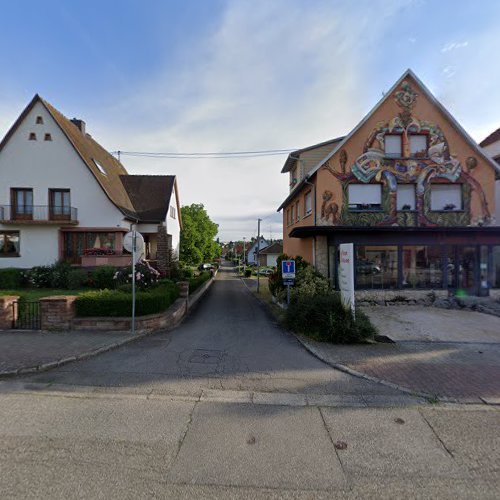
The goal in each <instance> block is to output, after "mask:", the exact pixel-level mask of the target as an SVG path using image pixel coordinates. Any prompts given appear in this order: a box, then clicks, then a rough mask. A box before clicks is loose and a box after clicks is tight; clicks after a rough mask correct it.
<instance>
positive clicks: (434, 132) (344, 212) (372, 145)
mask: <svg viewBox="0 0 500 500" xmlns="http://www.w3.org/2000/svg"><path fill="white" fill-rule="evenodd" d="M417 97H418V94H417V93H416V92H415V91H414V90H413V89H412V88H411V86H410V84H409V83H408V82H403V83H402V84H401V87H400V88H399V89H398V90H397V91H396V92H395V94H394V99H395V101H396V103H397V104H398V106H399V107H400V108H401V111H400V112H399V113H398V115H397V116H396V117H394V118H392V119H391V120H389V121H387V122H379V123H377V124H376V126H375V128H374V129H373V131H372V132H371V134H370V135H369V137H368V138H367V140H366V142H365V144H364V148H363V153H362V154H361V155H360V156H358V157H357V158H356V159H355V160H354V162H353V163H352V164H351V165H350V169H349V170H348V169H347V164H348V155H347V152H346V151H345V150H341V151H340V153H339V164H340V165H339V166H340V169H338V170H337V169H335V168H332V166H331V165H330V164H329V163H328V162H327V163H326V164H325V165H323V168H324V169H326V170H327V171H328V172H330V173H331V174H332V175H333V176H334V177H335V178H337V179H339V180H340V181H341V182H342V185H343V203H342V209H341V210H340V213H339V210H338V205H337V203H336V202H335V200H333V199H332V198H333V195H332V193H331V192H330V191H325V192H324V194H323V206H322V210H321V222H322V224H340V225H360V226H367V225H380V226H383V225H401V226H422V227H432V226H442V225H444V226H447V225H448V226H452V225H453V226H454V225H460V226H462V225H463V226H466V225H470V224H473V225H483V224H488V223H489V222H490V221H491V214H490V211H489V209H488V203H487V200H486V196H485V193H484V191H483V189H482V187H481V185H480V184H479V182H477V181H476V179H474V177H472V176H471V175H470V172H471V171H472V170H473V169H474V168H475V167H476V166H477V159H476V158H474V157H469V158H468V159H467V160H466V164H465V166H466V168H465V169H464V168H463V166H462V165H461V163H460V162H459V161H458V159H457V158H456V157H455V156H454V155H453V154H452V153H451V152H450V148H449V144H448V141H447V140H446V137H445V136H444V134H443V131H442V130H441V128H440V127H439V126H438V125H437V124H435V123H431V122H429V121H425V120H419V119H418V118H416V117H415V116H414V115H413V114H412V109H413V107H414V105H415V103H416V100H417ZM386 134H397V135H399V136H401V138H402V158H388V157H387V156H386V154H385V142H384V141H385V139H386ZM412 134H421V135H425V137H426V138H427V147H426V148H425V150H423V151H420V152H418V151H416V152H415V151H414V152H413V154H412V155H410V149H409V148H410V143H409V137H410V136H411V135H412ZM410 156H411V157H410ZM431 181H433V182H443V183H452V184H461V185H462V198H463V207H462V210H455V208H456V207H455V206H449V207H445V209H444V210H443V211H440V212H434V211H431V210H430V184H431ZM351 182H357V183H359V182H362V183H365V184H367V183H382V185H383V189H382V209H383V210H379V211H368V210H367V211H361V212H352V211H349V209H348V196H347V191H348V186H349V184H350V183H351ZM410 183H411V184H415V186H416V189H415V191H416V194H415V197H416V206H415V210H411V211H410V210H404V209H403V210H399V211H398V210H397V185H398V184H410ZM472 192H475V193H477V195H478V196H479V200H480V202H481V215H480V216H478V217H477V219H476V220H471V215H470V213H471V212H470V203H471V195H472ZM334 206H336V207H337V209H334V208H333V207H334ZM328 207H331V208H328ZM333 210H335V211H334V212H333Z"/></svg>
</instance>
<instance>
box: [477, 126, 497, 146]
mask: <svg viewBox="0 0 500 500" xmlns="http://www.w3.org/2000/svg"><path fill="white" fill-rule="evenodd" d="M497 141H500V128H497V129H496V130H495V132H492V133H491V134H490V135H489V136H488V137H486V139H483V140H482V141H481V142H480V143H479V145H480V146H481V147H482V148H484V147H485V146H489V145H490V144H493V143H494V142H497Z"/></svg>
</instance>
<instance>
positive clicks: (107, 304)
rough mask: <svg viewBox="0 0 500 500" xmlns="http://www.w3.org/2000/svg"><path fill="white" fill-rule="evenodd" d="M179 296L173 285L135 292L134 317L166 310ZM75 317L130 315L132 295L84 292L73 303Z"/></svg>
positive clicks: (116, 292)
mask: <svg viewBox="0 0 500 500" xmlns="http://www.w3.org/2000/svg"><path fill="white" fill-rule="evenodd" d="M178 296H179V291H178V289H177V287H176V286H175V285H174V284H164V285H162V286H159V287H158V288H155V289H153V290H151V291H148V292H141V291H140V292H137V294H136V302H135V307H136V315H137V316H145V315H147V314H156V313H160V312H163V311H165V310H167V309H168V308H169V307H170V305H172V304H173V303H174V301H175V300H176V299H177V297H178ZM75 306H76V316H77V317H89V316H100V317H117V316H118V317H120V316H130V315H131V313H132V294H130V293H126V292H123V291H120V290H96V291H90V292H84V293H82V294H81V295H79V296H78V298H77V299H76V301H75Z"/></svg>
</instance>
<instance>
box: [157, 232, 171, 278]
mask: <svg viewBox="0 0 500 500" xmlns="http://www.w3.org/2000/svg"><path fill="white" fill-rule="evenodd" d="M170 241H171V237H169V235H168V234H167V228H166V227H165V226H163V225H160V226H158V241H157V247H156V261H157V264H156V265H157V266H158V271H160V273H162V274H163V275H166V274H167V272H168V270H169V269H170V262H169V261H170Z"/></svg>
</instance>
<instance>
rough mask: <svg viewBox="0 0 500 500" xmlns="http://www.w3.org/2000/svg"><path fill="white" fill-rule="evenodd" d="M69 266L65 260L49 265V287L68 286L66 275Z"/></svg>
mask: <svg viewBox="0 0 500 500" xmlns="http://www.w3.org/2000/svg"><path fill="white" fill-rule="evenodd" d="M70 271H71V266H70V265H69V264H68V263H67V262H57V263H56V264H53V265H52V266H50V287H51V288H63V289H64V288H68V276H69V273H70Z"/></svg>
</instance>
